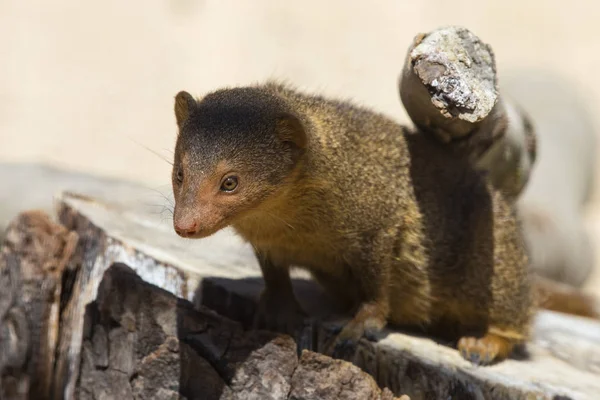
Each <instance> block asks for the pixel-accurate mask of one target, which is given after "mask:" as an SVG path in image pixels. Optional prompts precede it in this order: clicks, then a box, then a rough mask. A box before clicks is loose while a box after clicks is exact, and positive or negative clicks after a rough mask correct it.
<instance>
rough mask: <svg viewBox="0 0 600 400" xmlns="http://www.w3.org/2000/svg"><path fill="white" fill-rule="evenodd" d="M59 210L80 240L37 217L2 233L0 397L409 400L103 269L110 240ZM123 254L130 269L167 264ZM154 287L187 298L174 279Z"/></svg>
mask: <svg viewBox="0 0 600 400" xmlns="http://www.w3.org/2000/svg"><path fill="white" fill-rule="evenodd" d="M61 211H63V213H61V217H62V218H64V219H65V220H66V221H68V222H69V223H72V224H76V226H72V228H73V227H75V228H76V229H77V232H80V233H81V235H82V236H81V237H80V236H79V235H78V234H77V233H76V231H75V230H69V229H67V228H65V227H64V226H63V225H60V224H57V223H55V222H53V221H52V220H51V218H50V217H49V216H48V215H46V214H45V213H43V212H39V211H34V212H25V213H22V214H21V215H19V216H18V217H17V219H16V220H15V221H14V222H13V223H12V224H11V225H10V228H9V229H8V232H7V236H6V241H5V243H4V246H3V248H2V258H1V259H0V317H2V319H1V321H2V324H0V399H3V400H4V399H10V400H13V399H49V398H54V399H63V398H66V399H98V398H102V399H119V400H121V399H123V400H127V399H134V398H136V399H149V398H152V399H172V398H181V399H203V400H204V399H205V400H211V399H223V400H229V399H231V400H233V399H298V400H301V399H306V400H309V399H353V398H356V396H358V398H365V399H374V400H376V399H380V400H394V399H396V400H408V398H407V397H406V396H402V397H400V398H398V397H395V396H394V395H393V394H392V392H391V391H390V390H389V389H385V388H384V389H380V388H379V386H378V385H377V383H376V382H375V380H374V379H373V378H372V377H371V376H370V375H368V374H367V373H365V372H364V371H362V370H361V369H360V368H358V367H356V366H354V365H352V364H350V363H348V362H345V361H341V360H333V359H331V358H330V357H326V356H323V355H320V354H317V353H314V352H310V351H304V352H302V353H301V355H300V356H298V353H297V345H296V343H295V342H294V340H293V339H292V338H291V337H289V336H286V335H279V334H276V333H272V332H266V331H246V330H244V329H243V327H242V325H241V324H239V323H236V322H233V321H231V320H229V319H227V318H225V317H222V316H219V315H218V314H216V313H215V312H214V311H211V310H209V309H207V308H206V307H203V306H199V307H197V308H195V307H194V305H193V304H192V303H190V302H189V301H186V300H183V299H181V298H178V297H176V296H175V295H174V294H173V293H170V292H169V291H167V290H164V289H161V288H159V287H158V286H155V285H152V284H149V283H147V282H144V281H143V280H142V279H141V278H140V277H139V275H137V274H136V273H135V272H134V271H133V270H132V269H131V268H129V267H127V266H126V265H125V264H119V263H116V264H114V263H113V264H110V267H108V268H106V266H107V265H108V264H106V263H111V261H110V259H111V257H113V256H116V258H119V257H120V256H122V255H123V254H122V253H120V254H119V253H116V254H115V253H111V252H112V251H114V250H115V247H111V246H114V245H115V244H116V243H115V242H113V240H114V238H111V237H109V236H107V235H106V234H105V231H104V230H103V229H102V228H100V227H98V226H94V225H93V224H92V222H91V221H89V220H85V219H84V218H81V216H80V215H79V214H78V213H76V212H75V211H74V210H66V209H65V208H61ZM123 244H124V243H123ZM123 250H125V251H126V252H128V253H130V254H131V253H133V254H131V255H133V257H134V259H130V261H133V263H134V265H135V266H136V268H137V269H138V271H142V272H145V273H148V272H150V273H152V272H157V271H152V270H153V269H154V268H156V270H160V269H163V268H165V267H166V266H165V265H163V264H160V263H158V262H154V261H152V260H151V259H149V258H147V256H144V255H142V254H135V253H136V250H135V249H133V248H129V249H123ZM107 251H108V252H107ZM144 258H146V259H144ZM148 263H150V264H156V265H150V264H148ZM144 264H145V267H144V266H143V265H144ZM140 267H142V268H140ZM86 268H89V269H90V270H87V271H86ZM145 268H146V269H145ZM149 270H150V271H149ZM86 272H92V273H91V274H87V273H86ZM162 272H164V271H162ZM175 275H178V276H179V277H183V276H184V275H185V273H180V274H175ZM147 277H148V275H147ZM88 278H91V279H88ZM155 279H157V280H159V281H160V282H161V283H162V284H163V286H167V287H169V288H170V289H171V290H173V291H178V290H179V293H180V295H184V294H185V283H184V282H183V281H182V280H178V279H177V277H175V278H173V277H172V276H169V275H168V274H166V275H160V274H159V275H155ZM92 292H93V293H92ZM90 299H91V301H89V300H90ZM79 307H81V308H79Z"/></svg>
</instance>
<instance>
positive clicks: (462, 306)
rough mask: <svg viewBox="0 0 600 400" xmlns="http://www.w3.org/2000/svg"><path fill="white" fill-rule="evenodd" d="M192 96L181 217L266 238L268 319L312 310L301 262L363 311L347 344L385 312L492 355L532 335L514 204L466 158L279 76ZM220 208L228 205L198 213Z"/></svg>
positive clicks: (178, 158)
mask: <svg viewBox="0 0 600 400" xmlns="http://www.w3.org/2000/svg"><path fill="white" fill-rule="evenodd" d="M181 96H185V95H178V98H180V97H181ZM182 98H187V97H182ZM181 104H187V103H186V102H180V101H177V103H176V110H177V115H178V124H179V125H180V134H179V137H178V143H177V146H176V151H175V163H174V174H173V176H174V193H175V200H176V206H175V217H174V223H175V226H176V227H177V226H178V224H179V226H199V228H198V229H197V230H195V231H194V232H192V233H190V234H189V235H187V236H188V237H204V236H207V235H209V234H211V233H213V232H214V231H215V229H220V228H222V227H223V226H226V225H232V226H233V227H234V228H235V229H236V231H237V232H238V233H239V234H240V235H241V236H242V237H243V238H244V239H245V240H247V241H248V242H250V243H251V244H252V245H253V246H254V248H255V249H256V253H257V257H258V259H259V261H260V264H261V268H262V271H263V275H264V278H265V284H266V288H265V292H264V293H263V296H262V299H261V302H260V312H259V317H258V320H259V321H260V322H262V324H263V325H265V326H267V327H274V328H290V327H291V326H293V325H294V324H295V323H296V321H297V319H299V318H301V317H302V316H303V312H302V310H301V309H300V307H298V305H297V303H296V301H295V299H294V296H293V293H292V291H291V284H290V278H289V273H288V270H289V267H290V266H300V267H304V268H306V269H308V270H309V271H310V272H311V273H312V274H313V276H314V277H315V279H316V280H317V281H318V282H319V283H320V284H321V285H322V286H323V287H324V288H325V289H326V290H327V291H328V292H329V293H330V294H331V295H332V297H333V298H335V299H337V300H339V301H341V302H343V303H344V304H345V305H346V306H348V307H350V308H352V309H353V310H354V319H353V320H351V321H350V322H349V323H348V324H347V325H346V326H345V327H344V329H343V330H342V331H341V333H340V334H339V336H338V337H337V340H336V345H338V346H339V345H340V344H344V343H346V342H348V341H350V342H356V341H357V340H358V339H360V338H361V337H362V336H363V335H367V336H369V335H370V334H372V333H375V332H377V331H378V330H380V329H381V328H383V327H384V326H385V325H386V323H387V322H391V323H392V324H396V325H412V326H419V327H423V328H425V329H427V330H428V331H430V332H432V333H434V334H438V335H444V336H446V335H447V334H451V336H452V337H453V338H454V339H455V340H458V339H459V338H461V337H462V338H463V339H462V340H461V341H460V342H459V347H460V349H461V352H462V354H463V356H465V357H467V358H468V359H470V360H472V361H474V362H481V363H489V362H492V361H494V360H499V359H502V358H504V357H506V356H507V355H508V354H509V353H510V350H511V349H512V346H513V345H514V344H516V343H520V342H523V341H525V340H526V338H527V336H528V330H529V323H530V318H531V313H532V298H531V291H530V277H529V272H528V268H527V256H526V252H525V249H524V245H523V240H522V237H521V232H520V229H519V225H518V222H517V219H516V216H515V210H514V207H513V205H512V203H511V202H510V201H508V200H507V199H505V197H504V196H503V195H502V193H500V192H498V191H495V190H494V189H493V188H492V187H491V185H489V184H488V183H487V181H486V180H485V178H483V176H482V175H481V174H480V173H479V172H477V171H475V170H474V168H473V167H472V166H471V165H470V164H469V162H468V160H467V157H463V156H462V155H461V154H457V153H454V152H449V151H447V150H446V149H445V148H444V145H443V144H440V143H439V142H437V141H436V140H435V139H429V138H427V137H426V136H425V135H419V134H414V133H412V132H409V131H408V130H407V129H405V128H403V127H401V126H399V125H398V124H396V123H395V122H393V121H392V120H390V119H388V118H387V117H385V116H383V115H380V114H378V113H375V112H372V111H369V110H366V109H364V108H361V107H357V106H354V105H352V104H350V103H347V102H342V101H334V100H329V99H325V98H322V97H316V96H309V95H304V94H301V93H298V92H296V91H295V90H293V89H290V88H288V87H285V86H282V85H278V84H273V83H269V84H266V85H258V86H254V87H250V88H242V89H224V90H221V91H218V92H215V93H213V94H210V95H208V96H207V97H205V98H204V99H202V100H200V101H198V103H197V104H192V105H191V106H190V108H189V109H183V110H182V109H181V108H180V107H181ZM215 110H217V111H215ZM228 110H229V111H230V113H229V114H228ZM257 110H258V111H257ZM255 111H256V113H255ZM259 114H260V115H259ZM261 115H264V118H263V117H261ZM180 116H183V119H184V120H183V121H181V122H180V119H181V118H180ZM281 118H283V121H288V122H284V123H281V122H280V121H281V120H282V119H281ZM238 119H239V120H240V123H239V124H238V123H237V122H236V121H238ZM269 121H270V122H269ZM236 127H237V128H236ZM240 129H241V130H244V132H246V133H244V134H243V135H242V134H239V132H238V133H237V134H236V133H235V132H237V131H239V130H240ZM258 131H260V132H258ZM252 135H254V136H252ZM250 136H252V139H248V138H249V137H250ZM265 138H269V140H267V139H265ZM255 143H256V144H255ZM217 144H218V146H217ZM269 146H271V147H269ZM269 149H271V150H273V151H270V150H269ZM217 153H218V154H217ZM186 157H187V159H188V162H187V163H185V162H183V160H185V159H186ZM190 159H193V162H191V161H189V160H190ZM219 163H226V164H227V163H229V164H231V165H235V166H236V167H235V168H232V169H235V170H236V171H237V172H236V173H237V174H239V177H240V188H239V191H237V192H236V193H233V194H224V193H220V192H218V191H217V190H216V189H214V187H218V184H219V179H220V177H221V174H222V173H224V172H223V171H221V172H219V173H215V172H214V171H215V170H216V168H217V167H216V166H217V165H219ZM256 166H260V167H259V168H255V167H256ZM178 168H183V171H184V173H183V175H184V176H185V179H183V181H182V182H181V183H178V181H177V180H176V171H177V169H178ZM267 170H268V171H267ZM247 171H249V172H247ZM211 176H212V177H213V178H210V177H211ZM267 176H269V177H270V178H267ZM207 177H208V178H207ZM207 182H208V183H207ZM242 182H243V183H242ZM227 196H229V197H227ZM223 209H226V211H223ZM210 213H218V214H219V215H222V217H219V218H217V219H215V218H213V219H210V222H205V220H206V219H203V218H199V217H197V216H198V215H201V216H205V215H208V214H210ZM192 220H194V221H195V222H194V223H191V222H190V221H192ZM478 338H479V339H478Z"/></svg>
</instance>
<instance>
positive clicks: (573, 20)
mask: <svg viewBox="0 0 600 400" xmlns="http://www.w3.org/2000/svg"><path fill="white" fill-rule="evenodd" d="M599 10H600V7H599V6H597V5H594V3H593V2H592V1H590V0H571V1H568V2H565V1H558V0H529V1H523V0H503V1H484V0H478V1H466V0H455V1H445V0H423V1H412V2H406V1H398V0H379V1H364V0H363V1H359V0H329V1H323V0H321V1H317V0H303V1H296V2H291V1H281V0H280V1H277V0H237V1H232V0H204V1H202V0H195V1H194V0H162V1H156V0H154V1H144V2H142V1H122V0H119V1H117V0H104V1H101V2H81V1H74V0H71V1H68V0H54V1H52V2H49V1H43V0H28V1H23V0H0V143H1V145H0V161H38V162H39V161H44V162H48V163H51V164H53V165H57V166H61V167H66V168H69V169H73V170H77V171H83V172H93V173H97V174H101V175H105V176H112V177H119V178H127V179H133V180H137V181H141V182H143V183H144V184H147V185H150V186H154V187H157V186H160V185H166V186H163V188H164V190H165V191H169V186H168V183H169V181H170V178H169V173H170V166H169V164H168V163H167V162H165V161H164V160H161V159H160V158H159V157H157V156H156V155H155V154H152V152H150V151H148V150H147V149H145V148H144V146H146V147H148V148H150V149H152V150H154V151H156V152H158V153H160V154H162V155H164V156H165V157H167V158H168V159H170V158H171V148H172V146H173V144H174V140H175V123H174V117H173V113H172V107H173V96H174V95H175V93H176V92H177V91H179V90H181V89H186V90H188V91H190V92H192V93H194V94H197V95H201V94H202V93H204V92H206V91H208V90H212V89H215V88H217V87H220V86H224V85H237V84H248V83H252V82H257V81H262V80H265V79H267V78H281V79H287V80H289V81H290V82H293V83H294V84H296V85H297V86H300V87H301V88H306V89H312V90H319V91H321V92H324V93H326V94H331V95H338V96H343V97H349V98H353V99H355V100H357V101H359V102H361V103H364V104H367V105H369V106H372V107H373V108H375V109H377V110H379V111H382V112H385V113H386V114H388V115H390V116H392V117H394V118H396V119H398V120H401V121H406V115H405V113H404V110H403V109H402V107H401V104H400V101H399V98H398V95H397V89H396V82H397V76H398V73H399V71H400V70H401V66H402V63H403V59H404V56H405V51H406V49H407V47H408V45H409V44H410V42H411V40H412V38H413V37H414V36H415V34H417V33H418V32H423V31H428V30H431V29H434V28H436V27H439V26H442V25H449V24H459V25H464V26H466V27H468V28H469V29H471V30H472V31H473V32H475V33H476V34H477V35H479V36H480V37H481V38H482V39H483V40H484V41H486V42H487V43H490V44H491V45H492V46H493V49H494V51H495V54H496V58H497V64H498V69H499V71H500V79H502V73H503V71H508V70H510V69H519V68H529V67H535V68H546V69H549V70H552V71H554V72H558V73H560V74H562V75H563V76H565V77H566V78H568V79H570V80H571V81H572V82H573V83H574V84H576V85H578V86H579V87H580V88H581V89H582V95H583V96H585V98H587V99H588V101H589V108H590V109H591V110H592V111H595V110H597V109H599V108H600V80H599V79H597V78H596V76H597V68H598V65H600V45H599V42H600V23H599V21H600V12H599ZM595 122H596V123H597V125H598V126H600V114H599V113H596V114H595ZM0 183H1V182H0ZM595 214H596V213H593V214H592V219H591V220H590V221H591V225H592V227H593V228H594V229H595V231H596V232H597V235H596V237H597V238H599V239H598V243H600V228H596V227H600V223H597V222H596V221H597V220H599V219H598V218H597V217H595Z"/></svg>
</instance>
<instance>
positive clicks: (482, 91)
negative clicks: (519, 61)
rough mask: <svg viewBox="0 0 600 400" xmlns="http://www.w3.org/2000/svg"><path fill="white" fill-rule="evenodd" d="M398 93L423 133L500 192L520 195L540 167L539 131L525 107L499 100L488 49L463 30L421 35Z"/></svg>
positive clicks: (456, 29) (408, 58)
mask: <svg viewBox="0 0 600 400" xmlns="http://www.w3.org/2000/svg"><path fill="white" fill-rule="evenodd" d="M399 93H400V98H401V100H402V103H403V105H404V107H405V109H406V111H407V113H408V115H409V117H410V118H411V120H412V121H413V123H414V124H415V125H416V126H417V127H418V128H419V129H420V130H421V131H422V132H424V133H425V134H432V135H433V136H434V137H435V138H437V139H438V140H440V141H441V142H444V143H446V144H448V145H449V149H454V150H458V151H461V152H463V153H465V156H466V157H469V159H471V161H472V162H473V164H474V165H475V166H476V167H477V168H479V169H481V170H483V171H485V172H486V173H488V174H489V178H490V180H491V182H492V183H493V184H494V186H495V187H496V188H498V189H501V190H502V191H504V192H505V193H506V194H508V195H511V196H514V197H516V196H518V195H519V194H520V193H521V191H522V190H523V188H524V187H525V185H526V184H527V181H528V180H529V176H530V173H531V168H532V166H533V162H534V160H535V154H536V150H535V149H536V143H535V140H536V137H535V131H534V127H533V125H532V123H531V121H530V119H529V117H528V116H527V114H526V113H525V112H524V111H523V110H521V109H520V107H519V106H518V104H516V103H515V102H514V101H512V100H509V99H505V98H503V97H502V96H500V94H499V91H498V79H497V75H496V63H495V59H494V53H493V51H492V48H491V47H490V46H489V45H487V44H486V43H484V42H482V41H481V39H479V38H478V37H477V36H476V35H474V34H473V33H472V32H470V31H469V30H467V29H465V28H462V27H457V26H450V27H444V28H440V29H436V30H434V31H432V32H429V33H426V34H419V35H417V36H416V37H415V39H414V41H413V44H412V45H411V46H410V48H409V49H408V52H407V56H406V62H405V65H404V68H403V70H402V74H401V77H400V80H399Z"/></svg>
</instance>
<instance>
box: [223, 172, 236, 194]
mask: <svg viewBox="0 0 600 400" xmlns="http://www.w3.org/2000/svg"><path fill="white" fill-rule="evenodd" d="M237 185H238V178H237V176H235V175H231V176H228V177H227V178H225V179H224V180H223V183H221V190H222V191H223V192H233V191H234V190H235V188H237Z"/></svg>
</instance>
